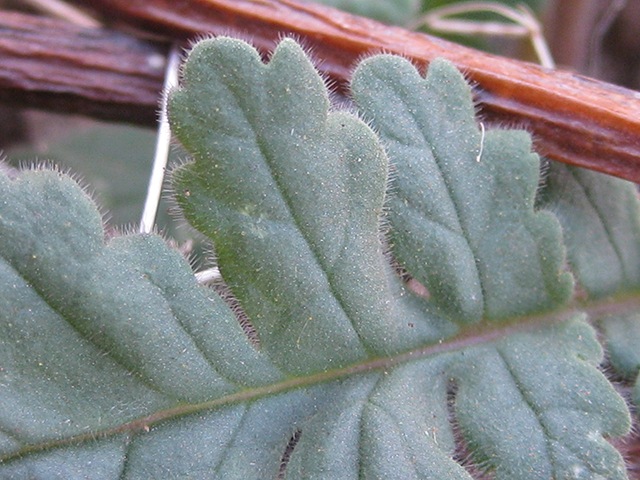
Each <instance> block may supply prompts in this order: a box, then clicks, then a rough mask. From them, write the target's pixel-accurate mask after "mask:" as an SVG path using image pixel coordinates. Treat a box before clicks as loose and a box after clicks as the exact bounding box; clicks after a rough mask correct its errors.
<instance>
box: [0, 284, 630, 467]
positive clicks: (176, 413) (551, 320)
mask: <svg viewBox="0 0 640 480" xmlns="http://www.w3.org/2000/svg"><path fill="white" fill-rule="evenodd" d="M612 306H614V307H618V309H624V310H635V309H638V308H640V292H637V293H636V294H635V295H634V296H632V297H627V298H626V299H624V300H622V301H619V302H611V301H607V302H604V301H601V302H597V303H594V304H592V305H590V306H589V307H588V308H587V309H586V310H588V311H594V312H595V311H598V310H601V309H606V308H611V307H612ZM584 310H585V309H579V308H578V307H577V306H570V307H567V308H564V309H558V310H556V311H554V312H550V313H545V314H538V315H529V316H524V317H518V318H515V319H512V321H510V322H508V323H501V324H500V325H497V326H496V325H495V324H494V325H490V326H487V325H486V322H484V324H483V325H474V326H471V327H468V328H466V329H465V330H463V331H461V333H460V334H459V335H457V336H455V337H453V338H451V339H449V340H446V341H443V342H441V343H437V344H432V345H427V346H423V347H419V348H416V349H413V350H409V351H406V352H402V353H399V354H397V355H392V356H385V357H375V358H371V359H369V360H367V361H364V362H361V363H357V364H353V365H349V366H347V367H342V368H337V369H333V370H328V371H325V372H321V373H316V374H313V375H309V376H306V377H294V378H290V379H288V380H284V381H281V382H277V383H274V384H270V385H264V386H260V387H255V388H250V389H244V390H241V391H239V392H235V393H232V394H230V395H226V396H224V397H219V398H217V399H214V400H210V401H207V402H201V403H193V404H182V405H178V406H176V407H171V408H168V409H164V410H160V411H158V412H155V413H152V414H151V415H147V416H144V417H141V418H138V419H136V420H133V421H131V422H127V423H124V424H122V425H119V426H117V427H113V428H110V429H106V430H103V431H97V432H95V431H94V432H90V433H85V434H80V435H75V436H72V437H67V438H63V439H60V440H52V441H48V442H42V443H39V444H34V445H29V446H27V447H24V448H22V449H20V450H18V451H15V452H13V453H10V454H8V455H5V456H4V457H0V464H3V463H7V462H11V461H13V460H16V459H18V458H20V457H24V456H26V455H29V454H35V453H38V452H43V451H47V450H51V449H54V448H59V447H64V446H69V445H75V444H80V443H84V442H88V441H95V440H96V439H100V438H107V437H112V436H114V435H117V434H120V433H132V434H139V433H146V432H148V431H149V427H151V426H153V425H155V424H158V423H161V422H166V421H168V420H171V419H174V418H179V417H183V416H186V415H190V414H195V413H200V412H203V411H207V410H214V409H216V408H220V407H222V406H226V405H233V404H237V403H241V402H249V401H253V400H257V399H258V398H261V397H265V396H269V395H275V394H279V393H283V392H286V391H289V390H294V389H298V388H304V387H310V386H314V385H318V384H321V383H326V382H329V381H333V380H338V379H340V378H344V377H349V376H352V375H357V374H360V373H365V372H370V371H374V370H382V371H386V370H389V369H390V368H393V367H395V366H398V365H400V364H403V363H407V362H410V361H415V360H419V359H424V358H427V357H430V356H435V355H443V354H446V353H450V352H454V351H457V350H462V349H466V348H470V347H474V346H478V345H484V344H488V343H493V342H497V341H499V340H501V339H503V338H505V337H507V336H510V335H513V334H516V333H522V332H526V331H531V330H534V329H536V328H539V327H540V326H544V325H552V324H556V323H560V322H562V321H564V320H566V319H567V318H569V317H571V316H572V315H574V314H576V313H579V312H581V311H584Z"/></svg>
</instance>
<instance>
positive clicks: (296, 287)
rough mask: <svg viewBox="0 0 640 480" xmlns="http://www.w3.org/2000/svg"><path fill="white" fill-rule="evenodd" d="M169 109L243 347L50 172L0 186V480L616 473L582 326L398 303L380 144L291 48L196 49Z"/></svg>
mask: <svg viewBox="0 0 640 480" xmlns="http://www.w3.org/2000/svg"><path fill="white" fill-rule="evenodd" d="M207 57H208V60H207ZM201 82H204V84H202V83H201ZM207 85H208V86H207ZM266 87H268V88H266ZM294 87H295V88H294ZM303 87H304V88H303ZM287 89H288V90H287ZM196 91H197V92H199V94H200V95H201V96H200V97H198V100H199V101H195V100H194V99H195V96H194V97H193V98H192V95H194V92H196ZM256 98H257V99H258V100H259V101H258V100H256ZM280 103H281V104H282V106H281V107H277V105H279V104H280ZM171 105H172V110H171V112H170V113H171V115H172V122H173V124H174V126H175V127H177V128H176V134H177V136H178V137H179V138H180V139H181V141H183V143H184V144H185V146H187V147H188V148H189V150H190V151H191V152H192V153H193V154H194V157H195V162H194V163H193V164H189V165H185V166H183V167H181V168H180V169H179V170H177V172H176V179H175V181H176V193H177V194H178V196H179V199H180V202H181V203H183V204H184V205H185V207H186V214H187V215H188V216H189V217H190V218H191V219H192V220H193V221H194V223H197V224H198V226H199V227H201V228H202V229H203V230H204V231H206V232H208V233H210V234H211V235H212V236H214V237H215V239H216V241H219V243H216V249H217V253H218V255H219V257H220V261H221V263H220V268H221V269H222V272H223V275H224V276H225V278H226V279H227V280H229V279H231V281H230V282H229V283H230V286H231V288H232V289H233V291H234V293H236V295H237V296H238V298H239V300H240V302H241V305H242V308H243V309H244V310H245V312H246V313H247V314H248V317H249V319H250V320H251V321H252V322H253V323H255V325H256V329H257V330H258V333H259V334H260V341H261V343H260V345H261V348H260V350H256V349H255V348H254V347H253V346H252V344H251V343H250V342H249V340H248V339H247V338H246V336H245V334H244V332H243V331H242V329H241V328H240V326H239V323H238V322H237V320H236V319H235V317H234V315H233V314H232V313H231V311H230V309H229V308H228V307H227V306H226V304H225V303H224V302H222V301H221V299H220V298H219V297H217V296H216V295H215V294H214V292H212V291H210V290H207V289H205V288H203V287H200V286H198V285H197V284H196V282H195V280H194V278H193V275H192V273H191V270H190V268H189V266H188V264H187V263H186V262H185V261H184V260H183V259H182V258H181V256H180V255H178V254H177V253H176V252H173V251H171V250H170V249H169V248H167V246H166V245H165V244H164V242H163V241H162V240H161V239H160V238H158V237H157V236H153V235H129V236H123V237H118V238H114V239H111V240H109V241H107V242H105V240H104V232H103V229H102V225H101V222H100V217H99V215H98V213H97V210H96V208H95V206H94V205H93V204H92V203H91V202H90V201H89V199H88V198H87V196H86V195H85V194H84V192H82V190H81V189H80V188H79V187H77V185H75V184H74V183H73V182H72V181H71V180H70V179H69V178H68V177H66V176H64V175H60V174H58V173H57V172H48V171H45V172H25V173H23V174H22V175H21V176H20V177H18V178H17V179H16V180H12V181H10V180H8V179H7V178H5V177H4V176H2V177H0V238H1V239H2V241H0V257H1V259H2V261H0V269H1V270H0V282H2V288H1V289H0V292H2V293H0V302H2V305H0V328H1V329H2V331H1V332H0V367H1V368H2V369H1V370H0V392H1V393H0V402H4V404H2V405H1V407H2V408H0V478H7V479H20V480H21V479H32V478H39V479H43V480H45V479H46V480H49V479H55V478H64V479H67V478H71V479H74V478H78V479H80V478H95V479H104V480H112V479H113V480H115V479H148V478H153V479H158V480H164V479H174V478H194V479H197V478H202V479H211V478H221V479H225V480H226V479H234V478H237V479H243V480H246V479H260V480H262V479H269V478H277V477H278V476H279V475H281V474H284V476H285V478H294V479H295V478H330V479H334V478H341V479H346V480H350V479H354V480H355V479H356V478H389V479H395V478H397V479H403V480H404V479H407V478H434V479H438V480H441V479H444V480H446V479H458V478H466V479H468V478H471V477H470V474H469V473H467V472H466V470H465V468H464V467H463V466H462V465H461V460H460V457H459V455H462V454H464V453H465V451H464V448H465V447H468V452H469V455H470V458H473V459H474V460H475V461H476V462H477V463H478V464H479V465H478V466H479V467H481V468H484V469H486V470H489V471H492V472H494V476H495V478H497V479H507V478H508V479H511V478H518V479H524V480H528V479H538V478H565V477H568V476H569V477H570V476H573V477H576V476H578V477H583V478H589V477H591V478H597V477H598V476H600V477H604V478H612V479H624V478H625V473H624V464H623V462H622V459H621V457H620V455H619V454H618V453H617V452H616V451H615V449H614V448H613V447H612V446H611V445H610V444H609V443H608V442H606V441H605V440H604V437H606V436H615V435H621V434H623V433H625V432H626V431H627V430H628V427H629V413H628V410H627V408H626V405H625V403H624V401H623V400H622V398H621V397H620V396H619V395H618V394H617V393H616V392H615V390H614V389H613V388H612V386H611V385H610V384H609V383H608V382H607V381H606V379H605V377H604V376H603V375H602V374H601V373H600V372H599V371H598V370H597V368H596V365H597V364H598V363H599V362H600V360H601V358H602V350H601V348H600V347H599V345H598V343H597V341H596V336H595V333H594V330H593V329H592V328H591V327H590V326H588V325H587V324H586V323H585V321H584V319H583V316H582V315H580V314H575V313H570V312H568V311H560V312H556V313H557V315H556V314H553V315H548V316H547V317H545V318H542V317H531V318H519V319H510V320H512V321H511V324H510V326H508V327H507V326H505V325H501V324H490V323H488V322H483V323H482V324H479V325H476V326H474V327H473V328H471V329H469V328H468V329H466V330H462V331H461V332H460V334H459V335H455V336H454V334H455V332H456V330H455V328H454V327H453V326H452V324H451V323H450V322H448V321H446V320H444V319H442V318H441V317H440V316H439V315H438V314H437V312H438V309H437V308H435V307H433V305H432V304H430V303H429V302H426V301H423V300H420V299H417V298H414V297H413V296H411V295H410V294H409V293H408V292H404V291H403V290H402V288H401V287H400V285H399V283H398V282H397V281H396V279H395V277H394V275H393V274H392V272H390V269H389V267H388V265H387V264H386V263H385V255H384V248H383V243H382V240H381V239H380V236H381V235H380V231H379V221H380V220H379V219H380V209H381V208H382V207H383V202H384V189H385V187H386V156H385V154H384V151H383V150H382V149H381V148H380V146H379V144H378V142H377V141H376V137H375V135H373V134H372V132H371V130H369V129H368V128H367V127H366V125H365V124H363V123H362V122H361V121H359V120H357V118H356V117H354V116H352V115H348V114H343V113H329V111H328V106H327V102H326V92H325V90H324V87H323V86H322V83H321V81H320V79H319V77H318V76H317V74H315V73H314V71H313V69H312V68H311V65H310V64H309V62H308V60H307V59H306V57H304V55H303V54H302V53H301V50H300V48H299V47H298V46H296V45H295V44H294V43H293V42H291V41H284V42H283V43H282V44H281V45H280V47H279V49H278V50H277V51H276V52H275V53H274V56H273V57H272V59H271V61H270V63H269V64H268V65H264V64H262V62H261V61H260V59H259V58H258V57H257V54H256V53H255V51H254V50H252V49H250V48H249V47H248V46H247V45H246V44H244V43H243V42H240V41H237V40H230V39H218V40H208V41H205V42H203V43H201V44H200V45H199V47H197V48H196V50H195V51H194V53H193V54H192V56H191V57H190V60H189V61H188V64H187V66H186V67H185V83H184V86H183V88H182V90H180V91H179V92H177V93H176V94H175V96H174V97H173V100H172V103H171ZM234 106H235V108H230V107H234ZM222 107H224V110H223V109H222ZM216 109H218V110H216ZM225 115H226V117H227V118H220V116H225ZM301 117H306V118H307V122H305V121H303V120H301ZM231 126H233V128H231ZM292 128H294V133H295V132H298V133H297V134H296V135H291V129H292ZM298 128H300V129H301V130H298ZM298 135H299V136H298ZM305 135H306V138H304V136H305ZM292 136H293V137H294V138H293V139H291V138H290V137H292ZM216 142H218V143H216ZM258 147H259V148H258ZM238 148H241V149H242V150H238ZM234 151H235V152H236V155H233V156H232V155H231V153H232V152H234ZM238 151H239V152H240V153H239V154H238V153H237V152H238ZM299 155H300V156H299ZM301 158H302V160H301ZM341 158H342V161H340V159H341ZM358 160H359V161H358ZM216 165H217V167H216ZM256 165H257V167H256V168H253V169H252V168H251V167H253V166H256ZM225 178H226V180H223V179H225ZM322 187H324V188H322ZM321 201H323V202H326V203H321ZM243 232H244V233H245V235H242V233H243ZM309 252H311V254H310V253H309ZM338 260H340V261H338ZM292 265H293V266H292ZM295 265H298V266H300V265H302V266H303V267H304V268H305V269H306V270H305V272H304V275H302V274H300V275H294V274H292V270H293V273H296V272H295ZM267 267H269V268H267ZM270 269H271V270H270ZM345 279H346V280H349V281H351V282H354V285H351V284H350V283H349V282H347V281H346V280H345ZM276 287H277V288H276ZM355 287H359V288H355ZM237 292H240V293H239V294H238V293H237ZM296 292H297V296H296ZM327 292H329V293H327ZM278 296H280V297H279V298H278ZM274 299H275V300H274ZM338 299H340V300H341V301H340V302H337V300H338ZM276 300H281V301H282V302H284V301H285V300H286V301H292V302H293V303H292V304H291V305H290V308H286V305H287V304H284V305H285V307H281V306H280V304H278V302H277V301H276ZM367 301H368V302H369V303H370V304H372V306H368V307H366V308H365V306H366V305H365V304H367ZM322 302H327V305H328V307H327V311H329V312H334V311H336V312H337V313H338V314H339V315H343V313H342V312H349V315H346V314H345V315H343V316H342V317H341V319H338V320H340V321H341V322H342V323H337V325H339V326H340V325H342V326H343V328H338V327H336V326H335V325H336V319H335V318H333V317H332V316H331V315H328V314H327V313H326V311H325V310H323V308H321V307H322ZM331 302H336V303H337V304H339V305H340V307H341V308H343V310H342V311H341V310H338V309H336V310H331V308H334V307H332V305H333V304H332V303H331ZM274 305H275V306H274ZM363 305H365V306H363ZM312 308H313V309H314V310H311V309H312ZM305 309H307V310H308V311H312V313H313V315H314V318H313V322H311V321H309V322H307V321H306V320H307V317H304V316H302V317H296V316H295V315H294V314H295V313H296V311H303V312H304V311H305ZM380 311H382V312H383V313H380ZM385 313H386V314H388V315H389V316H390V317H389V318H386V317H385V316H384V314H385ZM272 315H273V316H275V320H274V319H273V318H270V317H271V316H272ZM269 322H274V323H269ZM278 322H280V323H278ZM316 323H321V325H316ZM274 324H275V325H276V326H281V327H282V328H281V330H280V331H276V332H272V331H269V328H271V327H272V326H273V325H274ZM267 327H268V328H267ZM296 328H297V329H298V330H295V329H296ZM287 329H291V332H289V331H288V330H287ZM387 329H388V330H387ZM353 331H357V333H358V334H357V335H356V336H355V337H353ZM307 332H311V333H310V334H309V335H311V336H310V337H309V338H311V339H312V340H313V341H309V339H308V337H305V335H306V334H307ZM408 332H412V333H411V334H409V333H408ZM321 334H322V335H325V336H326V338H323V337H322V335H321ZM278 335H280V336H281V338H278ZM385 335H386V337H385ZM296 338H301V341H300V343H298V342H297V341H295V340H294V339H296ZM265 339H266V341H265ZM352 339H353V340H352ZM345 341H347V342H349V341H352V342H353V345H355V347H357V351H356V352H355V354H350V353H349V352H345V351H344V348H343V347H342V344H343V342H345ZM314 342H315V343H314ZM316 344H317V345H316ZM299 346H300V347H301V348H298V347H299ZM267 347H268V348H267ZM302 347H304V348H302ZM332 348H333V349H334V350H335V351H336V354H335V357H334V356H333V354H332V353H331V352H332ZM380 352H385V353H383V354H381V353H380ZM387 352H394V353H387ZM323 355H324V356H323ZM350 355H351V357H353V358H355V359H356V360H350V358H351V357H350ZM314 361H315V362H316V364H315V365H314V364H313V362H314ZM347 361H351V363H346V364H344V363H345V362H347ZM297 363H299V364H300V365H302V367H298V366H297V365H296V364H297ZM341 364H344V366H343V367H340V368H338V365H341ZM301 372H306V373H301ZM292 439H293V440H296V441H297V443H296V445H294V448H293V451H292V453H291V459H290V462H289V463H288V465H286V469H285V470H284V472H282V471H281V461H282V460H283V458H285V457H286V455H285V453H286V452H287V450H288V445H289V442H290V441H291V440H292ZM294 443H295V442H294ZM287 455H288V454H287Z"/></svg>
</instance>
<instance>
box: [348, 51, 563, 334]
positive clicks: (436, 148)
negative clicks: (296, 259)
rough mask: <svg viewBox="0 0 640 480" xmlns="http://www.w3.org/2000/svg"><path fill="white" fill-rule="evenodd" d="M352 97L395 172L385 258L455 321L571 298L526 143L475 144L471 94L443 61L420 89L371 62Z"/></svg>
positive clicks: (385, 61)
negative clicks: (538, 207)
mask: <svg viewBox="0 0 640 480" xmlns="http://www.w3.org/2000/svg"><path fill="white" fill-rule="evenodd" d="M352 89H353V96H354V98H355V100H356V103H357V104H358V107H359V108H360V109H361V111H362V112H363V115H364V117H365V118H366V119H367V120H369V121H371V123H372V124H373V126H374V128H375V129H376V130H377V131H378V132H379V135H380V137H381V139H382V141H383V143H384V145H385V147H386V149H387V152H388V153H389V156H390V158H391V161H392V164H393V165H394V167H395V170H394V172H393V179H394V182H393V191H392V194H391V195H390V200H389V207H390V216H389V218H390V223H391V225H392V229H391V242H392V246H393V253H394V255H395V256H396V257H397V259H398V260H399V261H400V262H401V263H402V264H403V265H404V266H405V267H406V268H407V269H408V270H409V273H410V274H411V275H413V276H414V278H416V279H417V280H418V281H419V282H421V283H422V284H423V285H425V286H426V287H427V289H428V290H429V291H430V292H431V293H432V295H433V298H434V300H435V301H436V302H437V303H438V304H439V305H440V306H441V307H442V308H443V309H445V310H446V311H447V312H448V313H449V314H450V315H451V317H452V318H454V319H455V320H456V321H460V322H465V323H471V322H477V321H479V320H480V319H481V318H483V317H484V318H489V319H502V318H508V317H510V316H517V315H526V314H529V313H533V312H537V311H541V310H545V309H553V308H555V307H557V306H558V305H562V304H563V303H565V302H566V301H567V300H568V298H569V296H570V295H571V292H572V286H573V284H572V279H571V278H570V275H569V274H568V273H566V272H562V270H563V264H564V247H563V245H562V236H561V232H560V227H559V225H558V222H557V220H556V218H555V217H554V216H553V215H551V214H549V213H548V212H535V211H534V209H533V202H534V197H535V192H536V187H537V184H538V168H539V160H538V157H537V155H535V154H533V153H531V139H530V137H529V135H528V134H526V133H525V132H522V131H507V130H488V131H487V132H486V136H484V137H483V136H481V134H480V132H479V131H478V125H477V124H476V121H475V116H474V110H473V102H472V99H471V92H470V90H469V87H468V86H467V84H466V82H465V81H464V78H463V77H462V75H461V74H460V72H458V70H456V68H455V67H453V65H451V64H450V63H448V62H445V61H442V60H441V61H434V62H433V63H432V64H431V65H430V68H429V72H428V75H427V77H426V79H425V78H423V77H422V76H420V74H419V73H418V72H417V70H416V69H415V68H414V67H413V65H411V64H410V63H409V62H408V61H406V60H403V59H402V58H399V57H394V56H390V55H383V56H377V57H372V58H370V59H367V60H365V61H363V62H362V63H361V64H360V65H359V66H358V68H357V70H356V72H355V73H354V78H353V82H352ZM479 156H480V158H478V157H479Z"/></svg>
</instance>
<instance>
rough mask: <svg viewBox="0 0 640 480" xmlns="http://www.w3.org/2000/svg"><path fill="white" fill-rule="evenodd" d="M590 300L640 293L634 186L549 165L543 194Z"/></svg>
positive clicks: (638, 207) (639, 226) (639, 223)
mask: <svg viewBox="0 0 640 480" xmlns="http://www.w3.org/2000/svg"><path fill="white" fill-rule="evenodd" d="M540 203H541V204H542V205H546V206H547V208H549V209H552V210H553V212H554V213H555V214H556V216H557V217H558V219H559V220H560V223H561V224H562V227H563V234H564V239H565V243H566V245H567V249H568V260H569V263H570V264H571V267H572V268H573V271H574V272H575V275H576V277H577V278H578V280H579V282H580V285H581V286H582V288H584V289H585V290H586V292H587V293H588V294H589V296H590V297H595V298H598V297H603V296H606V295H610V294H612V293H614V292H621V291H625V290H627V291H633V290H638V289H639V288H640V202H639V201H638V193H637V191H636V187H635V185H634V184H632V183H631V182H627V181H626V180H621V179H619V178H614V177H611V176H609V175H605V174H602V173H598V172H593V171H590V170H586V169H584V168H579V167H573V166H570V165H564V164H561V163H557V162H551V164H550V166H549V171H548V173H547V175H546V178H545V186H544V190H543V191H542V195H541V202H540Z"/></svg>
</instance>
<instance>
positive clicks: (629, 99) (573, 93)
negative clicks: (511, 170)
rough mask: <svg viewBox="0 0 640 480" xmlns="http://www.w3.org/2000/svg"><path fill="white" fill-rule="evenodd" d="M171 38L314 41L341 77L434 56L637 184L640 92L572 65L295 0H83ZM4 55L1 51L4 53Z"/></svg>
mask: <svg viewBox="0 0 640 480" xmlns="http://www.w3.org/2000/svg"><path fill="white" fill-rule="evenodd" d="M76 3H84V4H86V5H89V6H91V7H92V8H95V9H98V10H99V11H101V12H103V13H104V15H105V19H106V20H107V21H109V20H110V21H114V20H115V19H117V20H119V21H121V22H126V23H127V24H128V25H129V26H132V27H135V28H138V29H140V31H144V32H145V33H147V34H149V33H153V34H155V35H159V36H162V37H164V38H166V39H168V40H174V41H175V40H179V39H180V40H183V39H187V38H194V36H197V35H202V34H204V33H213V34H221V33H234V34H236V35H241V36H244V37H245V38H247V39H249V40H251V41H252V43H253V44H254V45H255V46H256V47H258V48H259V49H260V50H261V51H263V52H264V53H265V54H268V52H269V51H270V50H271V49H272V48H273V46H274V45H275V44H276V43H277V41H278V39H279V38H281V37H282V36H283V35H294V36H296V37H297V38H298V39H301V40H302V42H303V43H304V44H305V45H306V46H307V47H309V48H310V49H311V51H312V52H313V54H314V56H315V57H316V58H317V59H318V60H319V68H320V69H321V70H322V71H323V72H324V73H325V74H327V76H329V77H330V78H331V79H333V80H334V81H335V82H336V83H337V84H338V85H344V84H345V83H346V82H347V81H348V78H349V75H350V72H351V69H352V68H353V65H354V63H355V62H356V61H357V59H358V58H360V57H362V56H364V55H369V54H372V53H375V52H381V51H386V52H391V53H398V54H401V55H404V56H406V57H408V58H410V59H412V60H413V61H414V62H415V63H416V65H418V66H419V67H421V68H424V66H425V65H426V64H428V63H429V62H430V61H431V60H433V59H434V58H436V57H444V58H447V59H449V60H451V61H452V62H453V63H454V64H456V65H457V66H458V67H459V68H460V69H461V70H463V71H464V72H465V74H466V75H467V76H468V77H469V79H470V80H471V81H473V82H475V83H476V84H477V85H478V89H477V98H478V101H479V102H480V106H481V114H482V115H483V116H484V119H485V121H487V122H495V123H500V124H505V123H506V124H508V125H513V126H522V127H524V128H527V129H528V130H529V131H531V132H532V133H533V135H534V138H535V143H536V147H537V149H538V151H540V152H541V153H544V154H545V155H548V156H549V157H551V158H554V159H557V160H560V161H563V162H566V163H571V164H575V165H581V166H585V167H587V168H591V169H594V170H599V171H603V172H606V173H610V174H613V175H617V176H620V177H623V178H627V179H630V180H633V181H636V182H640V94H638V93H636V92H632V91H629V90H625V89H622V88H618V87H614V86H612V85H609V84H606V83H603V82H598V81H595V80H590V79H586V78H583V77H580V76H577V75H573V74H571V73H567V72H560V71H551V70H546V69H543V68H541V67H538V66H535V65H532V64H529V63H525V62H520V61H516V60H510V59H505V58H502V57H496V56H492V55H488V54H486V53H482V52H479V51H476V50H472V49H469V48H465V47H462V46H459V45H455V44H453V43H449V42H445V41H442V40H439V39H436V38H433V37H429V36H427V35H424V34H421V33H416V32H410V31H407V30H404V29H402V28H399V27H392V26H387V25H383V24H381V23H378V22H375V21H373V20H368V19H364V18H360V17H355V16H353V15H349V14H346V13H343V12H339V11H337V10H334V9H331V8H328V7H324V6H321V5H317V4H313V3H305V4H299V3H297V2H294V1H291V0H181V1H180V2H176V1H174V0H145V1H141V0H139V1H132V0H84V1H79V0H76ZM0 60H1V58H0Z"/></svg>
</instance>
